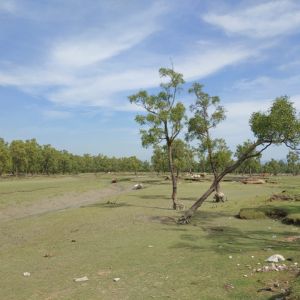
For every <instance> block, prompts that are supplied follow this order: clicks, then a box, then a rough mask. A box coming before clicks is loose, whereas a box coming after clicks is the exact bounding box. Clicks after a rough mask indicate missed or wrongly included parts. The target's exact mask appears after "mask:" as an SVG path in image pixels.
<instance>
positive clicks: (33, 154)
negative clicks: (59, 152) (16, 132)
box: [25, 139, 42, 175]
mask: <svg viewBox="0 0 300 300" xmlns="http://www.w3.org/2000/svg"><path fill="white" fill-rule="evenodd" d="M25 152H26V160H27V169H26V173H31V174H32V175H33V174H34V173H38V172H39V171H40V170H41V168H42V166H41V163H42V149H41V146H40V145H39V144H38V143H37V141H36V139H31V140H26V141H25Z"/></svg>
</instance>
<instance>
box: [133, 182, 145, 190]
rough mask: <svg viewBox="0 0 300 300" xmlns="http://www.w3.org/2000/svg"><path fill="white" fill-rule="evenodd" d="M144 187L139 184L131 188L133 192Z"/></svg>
mask: <svg viewBox="0 0 300 300" xmlns="http://www.w3.org/2000/svg"><path fill="white" fill-rule="evenodd" d="M143 187H144V186H143V185H142V184H141V183H137V184H135V185H134V186H133V188H132V189H133V190H141V189H142V188H143Z"/></svg>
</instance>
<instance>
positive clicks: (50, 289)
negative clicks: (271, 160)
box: [0, 175, 300, 300]
mask: <svg viewBox="0 0 300 300" xmlns="http://www.w3.org/2000/svg"><path fill="white" fill-rule="evenodd" d="M112 177H113V175H109V176H107V175H106V176H103V175H102V176H98V177H95V176H94V175H86V176H78V177H76V178H73V177H61V178H49V179H45V178H38V179H30V180H26V179H22V180H17V181H3V182H0V199H1V203H2V204H3V205H5V207H7V206H9V205H11V204H10V202H11V201H12V202H14V203H18V201H28V202H30V201H35V200H36V199H40V198H46V197H48V198H51V197H56V196H57V194H61V193H68V192H71V191H72V192H73V191H76V192H82V191H87V190H89V189H95V188H99V189H101V188H103V187H105V186H107V185H108V184H109V181H110V179H111V178H112ZM127 177H128V176H127ZM127 179H128V178H127ZM299 181H300V180H299V177H288V178H279V179H278V183H277V184H265V185H243V184H240V183H237V182H225V183H224V184H223V185H222V187H223V190H224V192H225V193H226V194H227V198H228V201H227V202H225V203H224V204H219V205H216V204H214V203H213V202H212V200H211V199H208V201H207V202H206V203H205V204H204V206H203V207H202V208H201V210H200V212H199V213H198V214H197V215H196V216H195V218H194V220H193V221H192V224H190V225H186V226H180V225H177V224H176V223H175V220H176V218H177V217H178V216H179V215H180V213H179V212H174V211H173V210H171V209H170V206H171V203H170V200H169V195H170V183H169V182H168V181H164V180H160V179H157V178H155V177H154V176H152V177H149V178H147V177H140V178H135V177H132V178H131V181H128V180H127V181H122V182H121V183H117V184H120V185H125V186H128V185H133V184H134V183H135V182H143V183H144V185H145V188H144V189H142V190H137V191H130V192H125V193H123V194H121V195H118V196H111V197H108V198H107V199H105V201H103V200H101V201H100V202H99V203H95V204H93V205H89V206H85V207H81V208H77V209H68V210H63V211H59V212H51V213H48V214H43V215H37V216H31V217H28V218H22V219H16V220H10V221H6V222H1V224H0V225H1V232H0V258H1V267H0V276H1V277H0V278H1V280H0V299H7V300H8V299H14V300H15V299H16V300H17V299H275V298H276V295H279V294H280V293H281V291H280V288H282V287H287V286H294V287H295V288H294V290H295V291H296V289H297V288H299V285H298V286H297V283H294V282H295V281H296V279H295V274H294V273H292V272H289V271H282V272H268V273H254V274H253V272H252V269H253V268H257V267H258V266H261V265H263V264H265V262H264V260H265V259H266V258H267V257H269V256H270V255H272V254H276V253H280V254H282V255H283V256H285V257H290V258H292V259H293V261H292V262H288V263H287V264H293V263H294V262H299V264H300V251H299V246H300V240H296V241H294V242H288V241H287V240H286V237H289V236H299V235H300V228H299V227H297V226H293V225H285V224H283V223H281V222H280V221H275V220H272V219H260V220H241V219H238V218H235V215H237V214H238V212H239V210H240V209H241V208H243V207H249V208H251V207H258V206H261V205H267V204H268V205H279V204H278V203H274V202H271V203H270V202H268V201H267V199H268V198H269V197H270V196H271V194H272V193H278V192H280V191H282V189H290V190H293V191H296V190H297V189H299V184H300V182H299ZM39 183H40V184H39ZM52 186H54V187H55V188H54V187H52ZM42 187H43V188H44V189H39V188H42ZM48 187H49V188H48ZM50 187H52V188H50ZM207 187H208V183H206V182H203V183H197V182H192V183H189V182H184V181H182V182H180V184H179V198H180V200H181V202H182V203H184V205H185V206H186V207H188V206H189V205H191V204H192V203H193V201H194V199H195V198H196V197H197V196H199V195H200V194H201V192H203V191H204V190H205V188H207ZM30 190H32V191H33V192H27V191H30ZM15 191H17V192H15ZM5 192H10V193H7V194H5ZM107 201H109V202H110V203H115V204H106V202H107ZM280 205H285V206H295V207H299V206H300V202H285V203H280ZM45 256H46V257H45ZM258 263H260V264H261V265H258ZM23 272H30V273H31V276H30V277H24V276H23ZM245 275H246V276H245ZM82 276H88V278H89V281H87V282H84V283H75V282H74V281H73V278H76V277H82ZM115 277H119V278H120V281H118V282H114V281H113V278H115ZM287 281H288V283H287ZM273 282H278V283H279V286H280V287H279V288H277V289H275V290H274V292H269V291H262V292H257V290H258V289H260V288H263V287H266V286H268V285H270V284H272V283H273ZM231 285H232V286H233V288H232V286H231ZM271 297H274V298H271Z"/></svg>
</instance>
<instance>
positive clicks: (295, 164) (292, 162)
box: [286, 151, 300, 175]
mask: <svg viewBox="0 0 300 300" xmlns="http://www.w3.org/2000/svg"><path fill="white" fill-rule="evenodd" d="M286 160H287V163H288V171H289V172H291V173H292V174H293V175H297V174H298V173H299V171H300V170H299V169H300V168H299V163H300V156H299V153H297V152H296V151H289V153H288V155H287V157H286Z"/></svg>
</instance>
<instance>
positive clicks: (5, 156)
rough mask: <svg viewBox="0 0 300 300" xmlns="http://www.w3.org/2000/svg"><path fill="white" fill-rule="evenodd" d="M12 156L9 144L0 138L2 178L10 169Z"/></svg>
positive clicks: (0, 170)
mask: <svg viewBox="0 0 300 300" xmlns="http://www.w3.org/2000/svg"><path fill="white" fill-rule="evenodd" d="M9 164H10V156H9V148H8V144H7V143H6V142H5V141H4V139H2V138H0V176H1V175H2V174H3V173H4V172H6V171H7V170H8V168H9Z"/></svg>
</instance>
